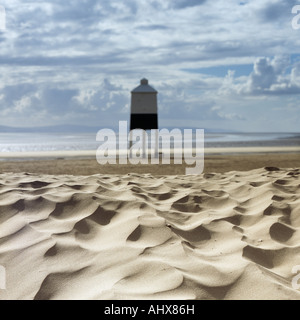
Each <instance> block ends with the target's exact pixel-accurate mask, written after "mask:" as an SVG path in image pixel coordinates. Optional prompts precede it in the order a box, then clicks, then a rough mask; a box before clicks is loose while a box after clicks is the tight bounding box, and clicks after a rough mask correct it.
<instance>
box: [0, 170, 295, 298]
mask: <svg viewBox="0 0 300 320" xmlns="http://www.w3.org/2000/svg"><path fill="white" fill-rule="evenodd" d="M0 265H2V266H4V267H5V268H6V273H7V281H6V282H7V283H6V285H7V289H6V290H0V299H299V298H300V291H299V290H298V291H297V290H296V289H293V287H292V279H293V277H294V276H295V274H293V272H292V268H293V266H295V265H300V170H299V169H293V170H292V169H291V170H281V169H278V168H274V167H268V168H264V169H259V170H253V171H249V172H228V173H226V174H219V173H218V174H214V173H211V174H202V175H200V176H156V177H154V176H151V175H149V174H128V175H93V176H89V177H87V176H49V175H33V174H25V173H24V174H3V175H0Z"/></svg>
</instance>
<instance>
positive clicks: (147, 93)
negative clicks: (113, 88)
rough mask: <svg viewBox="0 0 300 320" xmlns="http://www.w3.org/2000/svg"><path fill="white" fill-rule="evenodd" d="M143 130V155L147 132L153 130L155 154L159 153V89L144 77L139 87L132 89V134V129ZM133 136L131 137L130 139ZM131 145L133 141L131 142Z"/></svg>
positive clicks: (144, 153)
mask: <svg viewBox="0 0 300 320" xmlns="http://www.w3.org/2000/svg"><path fill="white" fill-rule="evenodd" d="M135 129H142V130H144V131H143V156H144V157H145V156H146V137H145V135H146V133H145V130H151V131H154V133H155V145H154V155H155V157H156V156H157V155H158V117H157V91H156V90H155V89H154V88H152V87H151V86H149V84H148V80H147V79H145V78H143V79H142V80H141V83H140V85H139V86H138V87H136V88H135V89H133V90H132V91H131V114H130V135H131V137H132V130H135ZM131 140H132V138H131V139H130V141H131ZM130 145H131V143H130Z"/></svg>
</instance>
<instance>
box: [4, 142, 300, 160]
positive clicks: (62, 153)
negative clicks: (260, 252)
mask: <svg viewBox="0 0 300 320" xmlns="http://www.w3.org/2000/svg"><path fill="white" fill-rule="evenodd" d="M149 151H150V150H149ZM176 151H177V150H176V149H175V150H172V149H171V150H170V155H171V156H174V155H175V154H176ZM180 151H181V150H180ZM180 151H179V152H180ZM187 151H188V152H189V153H192V152H193V153H194V151H195V149H187ZM128 152H129V151H128V150H118V151H117V156H118V155H125V154H126V153H128ZM163 152H164V150H160V153H163ZM181 152H182V151H181ZM96 153H97V150H57V151H28V152H27V151H25V152H24V151H23V152H22V151H21V152H0V161H3V160H6V159H46V158H48V159H56V158H95V157H96ZM254 153H299V154H300V146H288V147H229V148H226V147H223V148H222V147H220V148H219V147H211V148H205V149H204V154H218V155H220V154H254Z"/></svg>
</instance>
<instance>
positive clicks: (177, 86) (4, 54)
mask: <svg viewBox="0 0 300 320" xmlns="http://www.w3.org/2000/svg"><path fill="white" fill-rule="evenodd" d="M294 3H295V1H293V0H287V1H279V0H253V1H243V3H242V4H243V5H241V2H239V1H236V0H228V1H226V2H224V1H223V0H215V1H204V0H198V1H197V0H177V1H173V0H166V1H165V0H164V1H163V0H128V1H120V0H111V1H104V0H74V1H73V0H72V1H68V0H67V1H60V0H51V1H50V0H46V1H35V2H32V1H30V0H22V1H20V0H3V1H2V4H3V5H4V6H5V8H6V9H7V10H6V11H7V30H6V31H5V32H0V41H1V53H0V99H1V106H0V113H1V119H0V124H6V123H7V122H8V121H10V122H11V123H14V124H16V125H20V124H22V123H23V122H24V118H26V119H27V120H28V121H27V124H28V125H36V119H37V118H38V119H39V121H41V122H42V123H44V122H47V121H48V122H49V121H52V122H53V123H55V122H60V123H61V122H62V121H64V122H70V123H71V122H72V123H82V122H83V121H87V123H93V124H97V123H99V122H100V121H102V122H103V123H104V124H105V123H113V122H114V121H116V120H117V119H118V118H123V119H124V118H126V117H128V114H129V104H130V90H131V89H132V88H134V87H135V86H136V85H138V82H139V80H140V79H141V78H143V77H147V78H149V80H150V83H151V82H152V83H153V85H154V87H156V89H158V91H159V108H160V117H162V118H163V119H164V121H166V122H167V121H168V120H170V119H171V118H172V119H174V120H175V119H177V120H178V121H179V122H180V121H181V119H182V118H183V117H184V119H186V121H185V122H186V123H188V122H189V121H193V123H195V122H197V121H203V122H211V123H212V122H213V121H215V122H216V123H217V126H219V123H220V122H222V121H224V123H232V125H233V124H235V125H236V126H238V125H239V124H240V123H241V122H244V123H245V121H244V119H248V118H249V117H248V115H249V114H250V113H251V110H252V109H251V108H252V107H251V104H250V103H248V102H249V101H248V99H249V100H250V99H252V100H251V103H253V105H260V104H261V100H260V99H262V98H264V99H271V97H273V96H274V97H277V96H280V99H282V101H279V100H278V102H277V105H276V107H278V108H280V107H284V105H285V103H286V102H288V101H287V100H288V99H290V98H291V97H292V96H293V97H294V96H295V95H296V94H298V93H299V87H300V75H299V72H300V67H299V64H297V61H295V60H290V56H291V54H292V53H297V52H299V49H298V48H299V47H300V38H299V33H297V32H295V30H293V29H292V28H291V23H290V22H291V19H292V15H291V8H292V6H293V5H294ZM258 57H260V58H258ZM251 64H253V70H252V71H251V73H249V72H248V70H247V72H239V70H241V69H239V68H240V67H239V65H251ZM231 66H236V67H235V68H233V69H234V70H236V73H233V72H231V71H230V69H231ZM212 67H214V68H222V70H225V71H224V72H226V68H227V69H228V70H229V72H228V74H227V76H226V77H224V72H223V73H222V75H220V74H219V75H217V74H216V73H215V74H213V73H209V72H206V73H204V72H203V73H201V70H203V68H206V69H209V68H212ZM184 70H189V72H186V71H184ZM193 70H198V72H193ZM266 97H268V98H266ZM284 99H285V100H284ZM280 103H281V105H279V104H280ZM237 104H239V105H241V106H242V107H241V108H240V109H237V108H236V107H233V105H234V106H236V105H237ZM246 106H247V107H246ZM247 108H248V109H247ZM242 109H243V110H242ZM239 110H242V111H239ZM290 110H291V111H289V112H292V109H290ZM279 120H280V119H279V118H278V119H277V121H279ZM244 127H246V126H245V124H244Z"/></svg>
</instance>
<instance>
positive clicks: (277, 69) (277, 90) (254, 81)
mask: <svg viewBox="0 0 300 320" xmlns="http://www.w3.org/2000/svg"><path fill="white" fill-rule="evenodd" d="M299 70H300V64H299V63H295V64H291V61H290V59H289V57H287V56H276V57H274V58H273V59H270V58H268V57H261V58H257V59H256V61H255V62H254V65H253V71H252V72H251V74H250V75H249V76H248V77H241V80H239V79H237V78H235V76H234V72H231V71H229V72H228V74H227V76H226V77H225V78H224V80H223V84H222V86H221V88H220V90H219V93H220V94H242V95H243V94H247V95H252V96H256V95H286V94H300V77H299Z"/></svg>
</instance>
